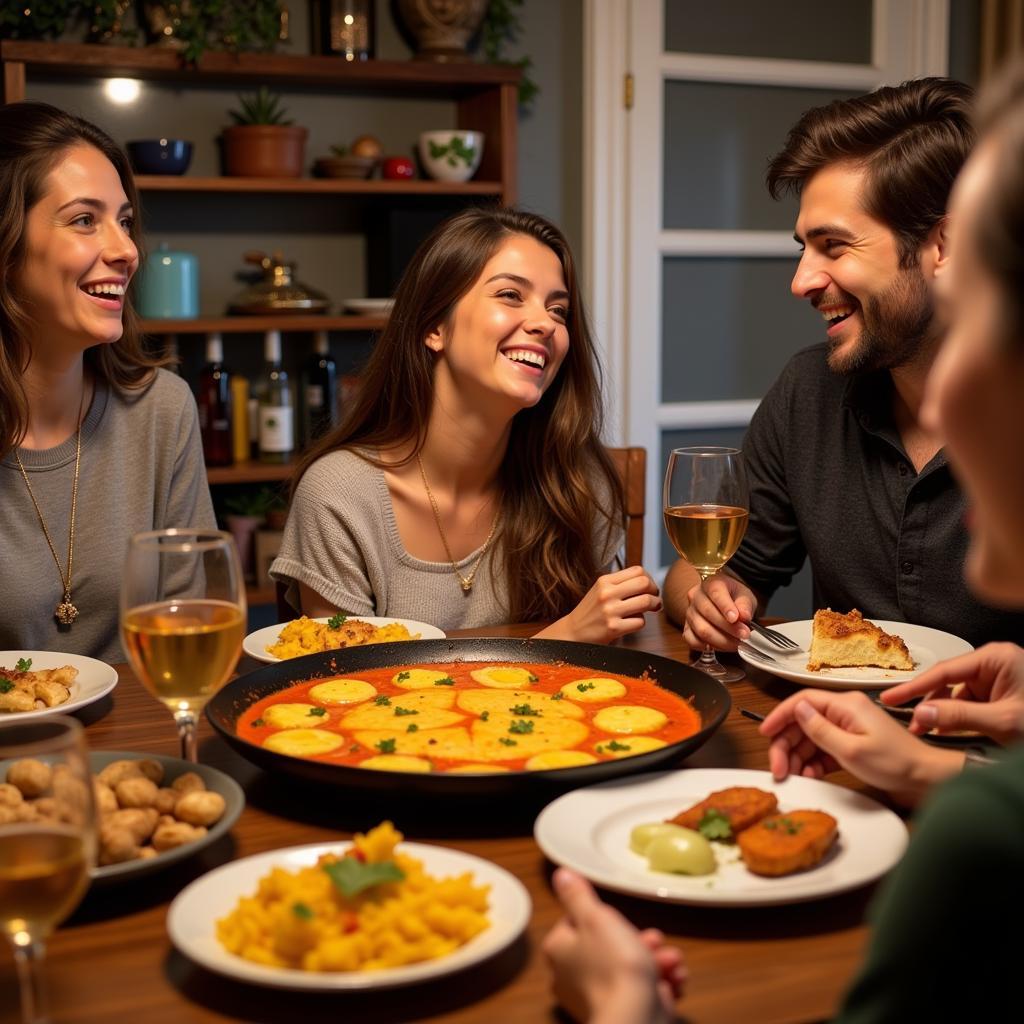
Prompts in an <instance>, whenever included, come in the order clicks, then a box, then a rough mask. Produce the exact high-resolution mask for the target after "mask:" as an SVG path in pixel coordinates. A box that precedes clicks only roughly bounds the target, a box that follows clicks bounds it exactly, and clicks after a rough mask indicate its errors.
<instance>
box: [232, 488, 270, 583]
mask: <svg viewBox="0 0 1024 1024" xmlns="http://www.w3.org/2000/svg"><path fill="white" fill-rule="evenodd" d="M281 500H282V499H281V496H280V495H279V494H278V492H277V491H275V490H274V489H273V488H271V487H261V488H260V489H259V490H258V491H242V492H240V493H238V494H234V495H231V496H230V497H228V498H225V499H224V509H225V512H226V515H225V516H224V521H225V523H226V524H227V528H228V530H229V531H230V533H231V535H232V536H233V537H234V538H235V544H236V546H237V547H238V560H239V561H240V562H241V564H242V575H243V576H244V577H245V578H246V579H252V578H253V577H254V576H255V553H256V552H255V546H254V542H255V539H256V531H257V530H258V529H259V528H260V527H261V526H262V525H263V524H264V522H265V521H266V516H267V513H268V512H270V511H271V510H272V509H274V508H275V507H277V506H278V505H279V504H280V503H281Z"/></svg>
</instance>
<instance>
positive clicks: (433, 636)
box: [242, 615, 445, 662]
mask: <svg viewBox="0 0 1024 1024" xmlns="http://www.w3.org/2000/svg"><path fill="white" fill-rule="evenodd" d="M349 618H350V619H351V620H352V621H353V622H355V621H357V620H358V621H359V622H368V623H369V624H370V625H371V626H393V625H395V624H396V623H397V624H398V625H399V626H405V628H406V629H407V630H409V632H410V633H411V634H412V635H413V636H415V635H416V634H417V633H419V635H420V637H419V638H420V639H421V640H444V639H445V634H444V633H443V632H441V630H439V629H438V628H437V626H431V625H430V624H429V623H427V622H417V621H416V620H415V619H393V618H380V617H379V616H373V615H350V616H349ZM313 621H314V622H327V621H328V620H327V618H326V617H325V618H321V619H314V620H313ZM287 625H288V623H287V622H279V623H277V625H274V626H264V627H263V628H262V629H257V630H256V631H255V632H253V633H250V634H249V635H248V636H247V637H246V638H245V639H244V640H243V641H242V650H243V651H245V653H246V654H248V655H249V657H250V658H255V659H256V660H257V661H266V662H272V661H284V660H287V659H284V658H275V657H274V655H272V654H268V653H267V648H268V647H272V646H273V645H274V644H276V643H277V638H278V636H279V635H280V633H281V630H282V629H284V627H285V626H287ZM346 649H347V648H342V650H346Z"/></svg>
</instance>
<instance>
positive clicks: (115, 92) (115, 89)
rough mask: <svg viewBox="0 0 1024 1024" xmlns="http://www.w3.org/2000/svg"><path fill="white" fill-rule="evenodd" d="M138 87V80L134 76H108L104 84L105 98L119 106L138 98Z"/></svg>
mask: <svg viewBox="0 0 1024 1024" xmlns="http://www.w3.org/2000/svg"><path fill="white" fill-rule="evenodd" d="M140 89H141V87H140V85H139V82H138V81H137V80H136V79H134V78H108V79H107V84H106V86H104V91H105V92H106V94H107V99H109V100H110V101H111V102H112V103H118V104H120V105H121V106H124V105H125V104H128V103H134V102H135V101H136V100H137V99H138V98H139V92H140Z"/></svg>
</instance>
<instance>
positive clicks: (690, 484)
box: [664, 448, 750, 683]
mask: <svg viewBox="0 0 1024 1024" xmlns="http://www.w3.org/2000/svg"><path fill="white" fill-rule="evenodd" d="M664 508H665V529H666V531H667V532H668V536H669V540H671V541H672V546H673V547H674V548H675V549H676V551H677V552H679V555H680V557H682V558H684V559H685V560H686V561H687V562H689V563H690V565H692V566H693V567H694V569H696V570H697V572H698V573H699V574H700V578H701V581H702V582H703V581H704V580H706V579H707V578H708V577H709V576H713V575H714V574H715V573H716V572H718V571H719V569H721V568H722V566H724V565H725V563H726V562H728V561H729V559H730V558H732V556H733V555H734V554H735V553H736V549H737V548H738V547H739V546H740V541H741V540H743V535H744V534H745V533H746V532H747V517H748V515H749V511H750V497H749V493H748V489H747V474H746V470H745V469H744V465H743V453H742V452H741V451H740V450H739V449H738V448H676V449H674V450H673V451H672V453H671V454H670V455H669V457H668V467H667V468H666V470H665V500H664ZM693 665H694V668H699V669H700V670H701V671H703V672H707V673H708V675H712V676H714V677H715V678H716V679H719V680H721V681H722V682H723V683H735V682H738V681H739V680H740V679H742V678H743V677H744V673H743V672H742V671H741V670H740V669H733V668H726V667H725V666H724V665H722V663H721V662H720V661H719V660H718V659H717V658H716V657H715V652H714V650H713V649H712V648H711V646H710V645H706V646H705V648H704V650H703V652H702V653H701V655H700V657H699V658H698V659H697V661H695V662H694V663H693Z"/></svg>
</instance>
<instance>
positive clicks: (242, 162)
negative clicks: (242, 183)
mask: <svg viewBox="0 0 1024 1024" xmlns="http://www.w3.org/2000/svg"><path fill="white" fill-rule="evenodd" d="M307 134H308V132H307V131H306V129H305V128H298V127H296V126H294V125H287V124H236V125H232V126H231V127H230V128H225V129H224V134H223V136H222V137H223V140H224V173H225V174H229V175H232V176H235V177H239V178H301V177H302V170H303V168H304V167H305V164H306V157H305V154H306V135H307Z"/></svg>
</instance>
